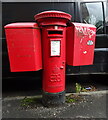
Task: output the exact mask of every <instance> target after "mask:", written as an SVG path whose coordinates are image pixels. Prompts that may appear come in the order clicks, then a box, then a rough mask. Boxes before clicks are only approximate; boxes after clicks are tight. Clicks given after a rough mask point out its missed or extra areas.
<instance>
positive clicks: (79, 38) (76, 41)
mask: <svg viewBox="0 0 108 120" xmlns="http://www.w3.org/2000/svg"><path fill="white" fill-rule="evenodd" d="M66 35H67V38H66V40H67V51H66V56H67V57H66V62H67V64H68V65H73V66H80V65H91V64H93V59H94V47H95V37H96V27H95V26H93V25H90V24H83V23H72V24H71V26H70V27H68V28H67V33H66Z"/></svg>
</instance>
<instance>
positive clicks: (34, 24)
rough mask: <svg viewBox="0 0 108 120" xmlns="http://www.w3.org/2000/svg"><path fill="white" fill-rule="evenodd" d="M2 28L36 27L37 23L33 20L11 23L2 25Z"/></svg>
mask: <svg viewBox="0 0 108 120" xmlns="http://www.w3.org/2000/svg"><path fill="white" fill-rule="evenodd" d="M4 28H5V29H6V28H38V24H37V23H35V22H21V23H11V24H7V25H6V26H4Z"/></svg>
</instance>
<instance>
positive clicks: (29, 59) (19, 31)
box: [5, 23, 42, 72]
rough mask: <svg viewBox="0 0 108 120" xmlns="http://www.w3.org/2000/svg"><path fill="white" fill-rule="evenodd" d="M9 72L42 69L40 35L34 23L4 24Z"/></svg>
mask: <svg viewBox="0 0 108 120" xmlns="http://www.w3.org/2000/svg"><path fill="white" fill-rule="evenodd" d="M5 31H6V40H7V47H8V55H9V61H10V68H11V72H21V71H36V70H40V69H42V56H41V35H40V29H39V28H38V25H37V24H36V23H12V24H8V25H6V26H5Z"/></svg>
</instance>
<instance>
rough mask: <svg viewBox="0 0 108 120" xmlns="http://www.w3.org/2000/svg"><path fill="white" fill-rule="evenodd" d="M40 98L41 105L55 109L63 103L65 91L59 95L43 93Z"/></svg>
mask: <svg viewBox="0 0 108 120" xmlns="http://www.w3.org/2000/svg"><path fill="white" fill-rule="evenodd" d="M42 97H43V98H42V103H43V105H44V106H45V107H56V106H61V105H63V104H64V103H65V91H63V92H60V93H48V92H43V96H42Z"/></svg>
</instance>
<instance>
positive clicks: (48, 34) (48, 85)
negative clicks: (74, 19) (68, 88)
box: [35, 11, 71, 106]
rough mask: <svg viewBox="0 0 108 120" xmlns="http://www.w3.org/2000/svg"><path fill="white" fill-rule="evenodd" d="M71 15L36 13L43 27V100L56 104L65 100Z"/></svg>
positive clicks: (55, 12)
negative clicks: (67, 47)
mask: <svg viewBox="0 0 108 120" xmlns="http://www.w3.org/2000/svg"><path fill="white" fill-rule="evenodd" d="M70 19H71V15H69V14H67V13H64V12H61V11H45V12H42V13H39V14H37V15H35V20H36V21H37V23H38V24H39V26H40V27H41V28H42V50H43V53H42V54H43V102H44V105H46V106H47V105H49V104H50V105H55V104H61V103H64V102H65V63H66V26H67V25H66V23H68V22H69V20H70Z"/></svg>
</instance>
